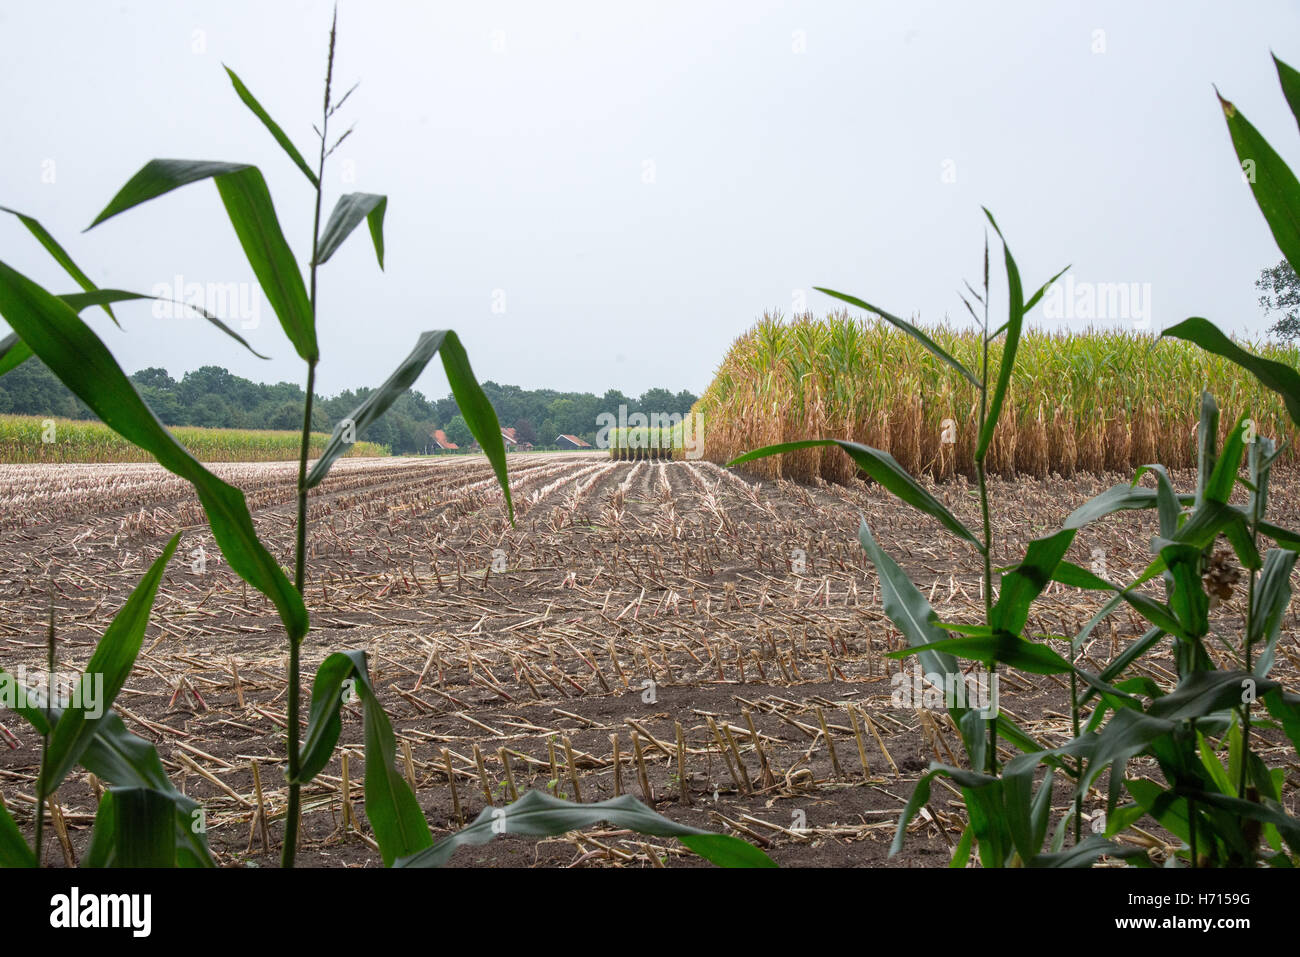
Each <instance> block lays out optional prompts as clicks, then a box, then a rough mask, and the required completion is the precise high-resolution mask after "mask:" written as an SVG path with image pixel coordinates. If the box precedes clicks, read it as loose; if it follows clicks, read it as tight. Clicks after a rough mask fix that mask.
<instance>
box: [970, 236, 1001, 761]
mask: <svg viewBox="0 0 1300 957" xmlns="http://www.w3.org/2000/svg"><path fill="white" fill-rule="evenodd" d="M980 339H981V342H982V344H983V356H982V361H981V363H980V415H979V432H977V433H976V442H978V441H979V436H980V435H983V434H984V422H985V420H986V419H987V417H988V400H989V241H988V236H987V235H986V236H985V237H984V329H983V332H982V334H981V335H980ZM985 454H987V451H986V453H985ZM975 477H976V479H977V480H978V481H979V490H980V517H981V519H982V520H983V523H984V554H983V558H984V621H985V622H991V621H992V620H993V554H992V548H993V544H992V543H993V527H992V522H990V520H989V487H988V476H987V474H986V473H985V470H984V455H980V456H977V457H976V459H975ZM997 674H998V665H997V662H996V661H994V662H992V663H991V664H990V665H989V685H990V689H991V690H992V688H993V683H994V682H995V681H996V680H997ZM994 693H996V692H994ZM985 727H986V728H987V730H988V739H989V742H988V753H987V754H985V756H984V769H985V772H986V773H988V774H997V773H998V719H997V715H996V714H994V715H993V716H992V717H990V718H987V719H985Z"/></svg>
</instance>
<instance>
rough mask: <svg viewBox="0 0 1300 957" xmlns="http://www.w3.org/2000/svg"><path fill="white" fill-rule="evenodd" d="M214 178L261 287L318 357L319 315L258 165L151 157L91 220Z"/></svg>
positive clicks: (306, 351) (299, 344) (304, 349)
mask: <svg viewBox="0 0 1300 957" xmlns="http://www.w3.org/2000/svg"><path fill="white" fill-rule="evenodd" d="M209 178H211V179H212V180H213V182H215V183H216V186H217V191H218V192H219V193H220V194H221V201H222V203H223V204H224V205H225V207H226V213H227V215H228V216H229V217H230V224H231V225H232V226H233V227H234V228H235V235H236V236H238V237H239V242H240V245H241V246H242V247H243V249H244V255H245V256H246V257H247V258H248V263H249V265H250V266H252V267H253V274H254V275H255V276H257V281H258V283H259V284H260V285H261V287H262V292H263V293H264V294H265V296H266V298H267V300H268V301H269V302H270V303H271V308H272V309H274V310H275V314H276V316H277V317H278V318H279V320H280V326H281V328H283V329H284V332H285V335H287V336H288V337H289V341H290V342H292V343H293V346H294V349H296V350H297V352H298V355H299V356H301V357H302V358H303V359H305V360H306V361H308V362H315V361H316V360H317V359H318V358H319V357H320V349H319V347H318V346H317V343H316V320H315V317H314V314H313V312H312V306H311V300H310V299H309V298H308V296H307V287H306V285H305V284H304V283H303V280H302V272H301V271H300V270H299V269H298V262H297V260H296V259H294V257H293V251H292V250H291V249H290V248H289V244H288V243H287V242H286V241H285V238H284V233H283V232H282V231H281V230H280V221H279V219H278V218H277V217H276V215H275V206H274V204H273V203H272V202H271V193H270V191H269V190H268V189H267V188H266V180H265V179H263V178H262V174H261V172H260V171H259V170H258V168H257V167H256V166H249V165H247V164H244V163H213V162H207V161H203V160H150V161H149V162H148V163H146V164H145V165H144V167H143V168H142V169H141V170H140V172H138V173H136V174H135V175H134V176H133V177H131V179H129V180H128V181H127V183H126V185H125V186H123V187H122V189H121V190H120V191H119V192H118V194H117V195H116V196H114V197H113V199H112V200H111V201H110V202H109V204H108V206H106V207H105V208H104V211H103V212H102V213H100V214H99V216H97V217H96V218H95V221H94V222H93V223H91V224H90V226H89V227H88V228H89V229H94V228H95V227H96V226H98V225H99V224H100V223H102V222H104V221H105V220H106V219H110V218H111V217H113V216H116V215H117V214H118V213H121V212H124V211H125V210H128V209H130V208H131V207H133V206H138V205H140V204H141V203H144V202H147V201H148V200H151V199H154V198H156V197H158V196H161V195H163V194H164V193H168V192H171V191H172V190H174V189H177V188H178V187H181V186H185V185H188V184H189V183H194V182H197V181H199V180H202V179H209Z"/></svg>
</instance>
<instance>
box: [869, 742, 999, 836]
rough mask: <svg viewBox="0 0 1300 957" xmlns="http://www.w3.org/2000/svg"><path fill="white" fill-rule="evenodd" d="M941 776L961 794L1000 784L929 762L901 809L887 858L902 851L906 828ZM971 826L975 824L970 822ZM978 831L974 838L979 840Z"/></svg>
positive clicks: (984, 776)
mask: <svg viewBox="0 0 1300 957" xmlns="http://www.w3.org/2000/svg"><path fill="white" fill-rule="evenodd" d="M937 775H943V776H944V777H946V778H951V779H952V780H953V781H956V782H957V784H958V785H959V786H960V787H961V788H962V790H963V793H964V792H965V791H966V790H970V791H972V792H978V791H980V790H981V789H982V788H986V787H993V786H999V785H1000V784H1001V782H1000V781H999V780H998V779H997V778H995V777H991V776H989V775H987V774H981V773H980V772H978V771H967V770H966V769H964V768H955V767H953V766H952V765H949V764H940V763H938V762H937V761H932V762H930V767H929V769H928V770H926V771H925V773H924V774H922V775H921V776H920V777H919V778H917V781H916V786H915V787H914V788H913V789H912V794H911V796H910V797H909V798H908V799H907V804H906V805H905V806H904V807H903V813H902V814H900V815H899V818H898V824H897V826H896V827H895V828H894V840H893V843H891V844H890V845H889V856H890V857H893V856H894V855H895V854H897V853H898V852H899V851H901V850H902V849H903V841H904V839H905V838H906V837H907V826H908V825H909V824H911V823H912V821H913V820H914V819H915V818H916V815H917V814H919V813H920V811H921V808H923V807H925V805H926V804H928V803H929V802H930V789H931V781H932V780H933V779H934V778H935V777H936V776H937ZM971 826H972V827H974V826H975V822H974V821H973V820H972V821H971ZM979 836H980V835H979V833H978V831H977V832H976V834H975V837H976V838H977V839H978V838H979Z"/></svg>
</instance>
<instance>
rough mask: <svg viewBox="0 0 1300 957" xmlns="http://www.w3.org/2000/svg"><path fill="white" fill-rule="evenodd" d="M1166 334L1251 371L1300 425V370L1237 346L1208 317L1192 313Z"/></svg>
mask: <svg viewBox="0 0 1300 957" xmlns="http://www.w3.org/2000/svg"><path fill="white" fill-rule="evenodd" d="M1161 335H1163V336H1170V337H1172V338H1174V339H1183V340H1185V341H1187V342H1192V343H1195V344H1196V345H1198V346H1200V347H1201V348H1202V349H1204V350H1205V351H1206V352H1212V353H1214V354H1215V355H1217V356H1223V358H1225V359H1229V360H1231V361H1232V362H1235V363H1236V364H1237V365H1239V366H1241V367H1242V368H1243V369H1245V370H1246V371H1247V372H1249V373H1251V374H1252V375H1253V376H1254V377H1255V378H1256V379H1258V380H1259V381H1260V382H1261V383H1262V384H1263V385H1264V386H1265V387H1266V388H1269V389H1272V390H1273V391H1274V392H1276V393H1277V394H1278V395H1280V396H1281V397H1282V402H1283V403H1284V404H1285V405H1286V410H1287V412H1288V413H1289V414H1290V416H1291V421H1292V422H1294V423H1295V424H1296V425H1300V372H1297V371H1296V370H1295V369H1293V368H1292V367H1291V366H1289V365H1286V364H1285V363H1282V362H1277V361H1276V360H1274V359H1265V358H1263V357H1262V356H1257V355H1255V354H1253V353H1251V352H1247V351H1246V350H1245V349H1243V348H1241V347H1240V346H1238V345H1237V344H1236V343H1235V342H1233V341H1232V340H1231V339H1229V338H1228V337H1227V336H1225V335H1224V334H1223V333H1222V332H1220V331H1219V329H1218V327H1217V326H1215V325H1214V323H1212V322H1210V321H1209V320H1208V319H1202V318H1200V317H1199V316H1193V317H1192V318H1191V319H1184V320H1183V321H1182V322H1180V323H1178V324H1177V325H1174V326H1170V327H1169V328H1168V329H1166V330H1165V331H1164V332H1162V333H1161Z"/></svg>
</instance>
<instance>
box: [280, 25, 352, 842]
mask: <svg viewBox="0 0 1300 957" xmlns="http://www.w3.org/2000/svg"><path fill="white" fill-rule="evenodd" d="M337 27H338V10H337V8H336V9H335V11H334V22H333V23H331V24H330V52H329V60H328V63H327V65H326V68H325V104H324V106H323V107H322V109H321V128H320V161H319V163H318V165H317V169H316V214H315V219H314V221H313V223H312V232H311V315H312V325H313V326H315V323H316V267H317V262H316V258H317V254H318V253H319V251H320V210H321V201H322V199H323V185H322V184H323V183H324V181H325V157H326V155H327V150H326V143H327V140H326V136H327V135H328V133H329V118H330V84H331V82H332V81H333V79H334V41H335V36H336V31H337ZM315 389H316V360H315V359H310V360H308V362H307V397H306V401H305V403H304V405H303V415H302V447H301V449H300V450H299V452H298V522H297V528H296V532H297V540H296V541H295V543H294V558H293V585H294V587H295V588H297V589H298V593H299V594H300V595H303V597H304V598H305V597H306V593H305V589H306V584H307V581H306V578H307V575H306V560H307V457H308V454H309V452H310V451H311V412H312V398H313V395H314V393H315ZM300 645H301V641H295V642H292V643H291V644H290V646H289V709H288V722H289V804H288V808H287V810H286V813H285V823H284V828H285V830H284V847H283V849H282V852H281V855H280V865H281V866H282V867H293V864H294V858H295V856H296V854H297V850H298V822H299V820H300V819H301V816H302V796H301V785H299V783H298V772H299V755H298V747H299V735H300V728H299V712H300V692H301V689H300V687H299V684H300V681H299V671H300V660H299V651H300Z"/></svg>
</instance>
